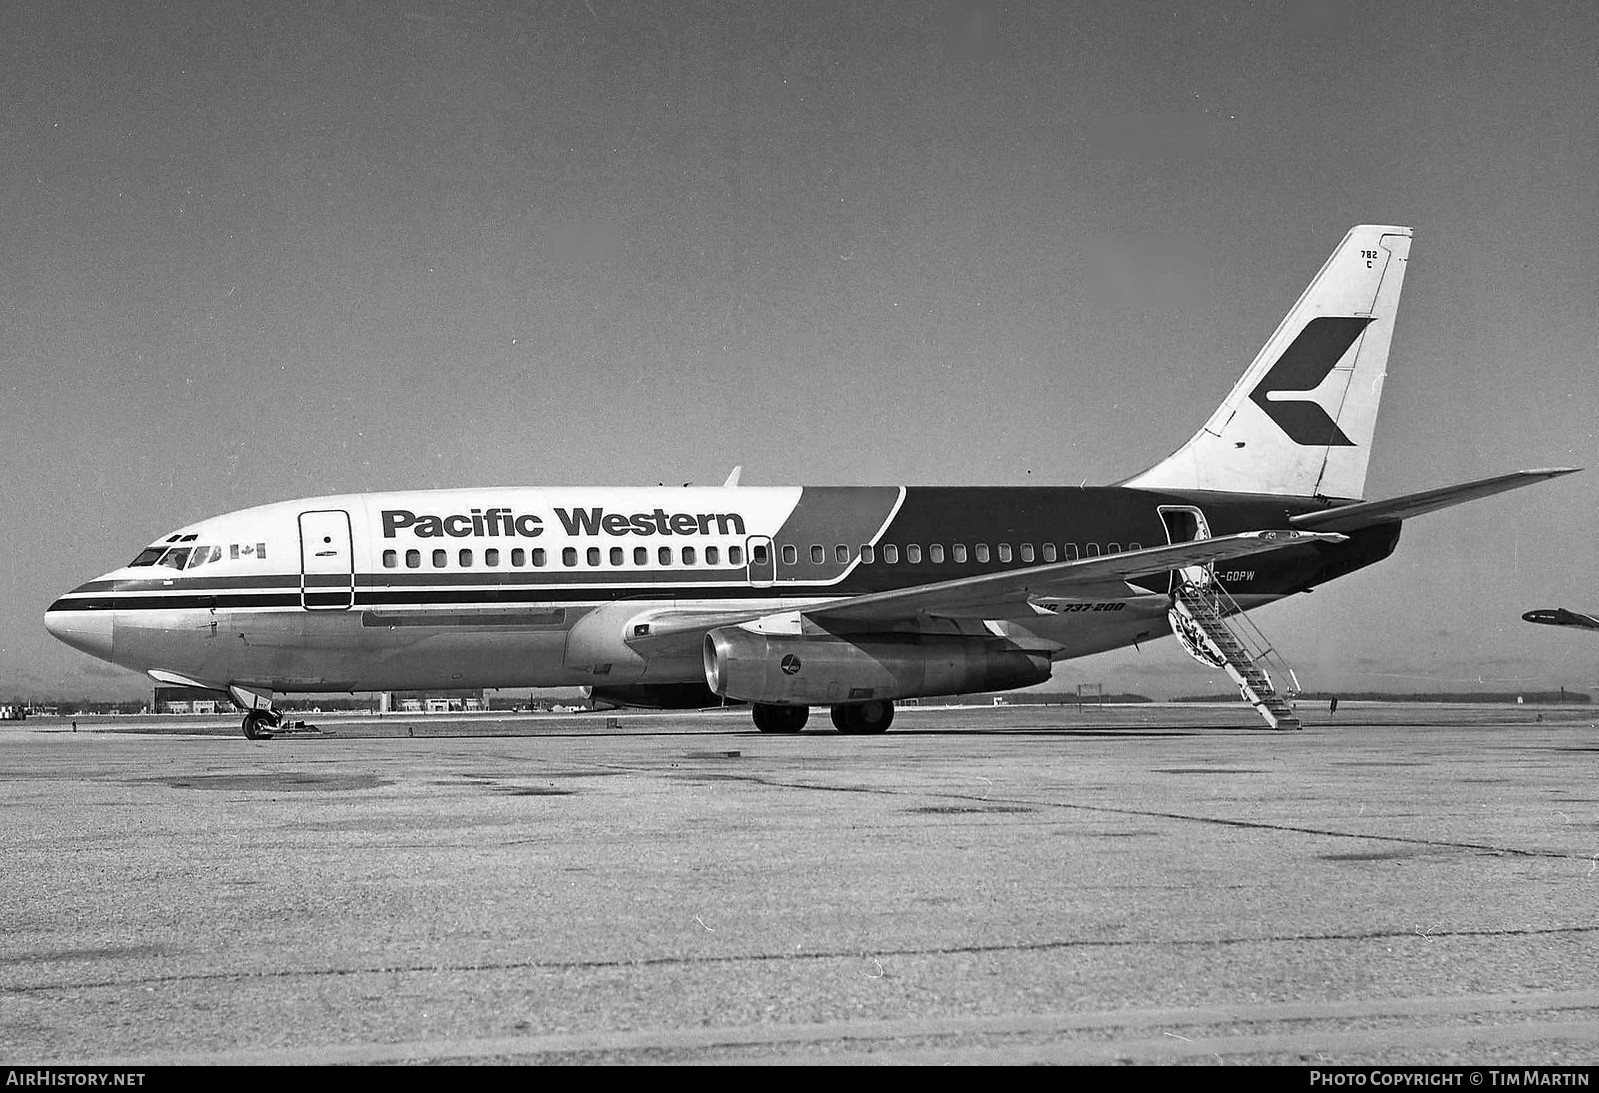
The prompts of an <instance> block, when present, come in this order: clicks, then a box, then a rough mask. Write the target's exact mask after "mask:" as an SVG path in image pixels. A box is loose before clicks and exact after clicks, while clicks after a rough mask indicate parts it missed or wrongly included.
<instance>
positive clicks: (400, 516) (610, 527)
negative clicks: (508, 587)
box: [383, 508, 745, 539]
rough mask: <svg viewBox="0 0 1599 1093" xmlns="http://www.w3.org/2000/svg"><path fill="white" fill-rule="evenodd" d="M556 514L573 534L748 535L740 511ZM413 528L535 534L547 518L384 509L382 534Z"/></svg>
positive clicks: (417, 531) (429, 535)
mask: <svg viewBox="0 0 1599 1093" xmlns="http://www.w3.org/2000/svg"><path fill="white" fill-rule="evenodd" d="M554 511H555V517H556V519H558V520H559V521H560V522H561V526H562V527H563V528H565V529H566V533H567V534H568V535H696V534H697V535H711V534H713V531H712V529H713V528H714V529H715V531H714V534H716V535H743V534H744V533H745V532H744V517H742V516H740V515H739V514H738V513H736V512H667V511H666V510H665V509H656V510H655V511H653V512H634V513H627V514H624V513H620V512H606V511H605V510H604V509H603V508H590V509H561V508H558V509H556V510H554ZM405 530H409V531H410V532H411V534H413V535H415V536H416V537H417V538H419V539H434V538H441V537H444V536H449V537H450V538H453V539H465V538H469V537H474V536H488V537H500V536H503V537H506V538H514V537H516V536H524V537H526V538H533V537H534V536H537V535H543V534H544V520H543V518H542V517H539V516H535V515H533V514H532V513H530V512H525V513H521V514H517V513H514V512H512V511H511V510H510V509H505V508H491V509H473V510H472V511H471V512H457V513H452V514H450V515H448V516H434V515H431V514H428V513H424V514H422V515H420V516H419V515H417V514H416V513H414V512H411V511H410V510H408V509H384V510H383V537H384V538H385V539H392V538H394V537H395V536H396V535H397V534H398V533H400V532H401V531H405Z"/></svg>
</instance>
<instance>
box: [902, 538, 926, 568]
mask: <svg viewBox="0 0 1599 1093" xmlns="http://www.w3.org/2000/svg"><path fill="white" fill-rule="evenodd" d="M905 560H906V561H907V562H909V563H910V564H911V565H915V564H916V563H918V562H920V561H921V560H922V547H921V544H920V543H911V544H909V545H908V546H906V548H905Z"/></svg>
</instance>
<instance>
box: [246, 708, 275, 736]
mask: <svg viewBox="0 0 1599 1093" xmlns="http://www.w3.org/2000/svg"><path fill="white" fill-rule="evenodd" d="M279 720H281V718H280V717H279V716H278V715H277V714H276V713H273V712H272V711H271V710H251V711H250V712H249V713H247V714H245V715H244V738H245V739H246V740H271V739H272V734H271V733H270V732H268V731H267V730H268V729H271V728H274V727H276V725H277V723H278V722H279Z"/></svg>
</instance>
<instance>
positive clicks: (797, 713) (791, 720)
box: [753, 703, 811, 732]
mask: <svg viewBox="0 0 1599 1093" xmlns="http://www.w3.org/2000/svg"><path fill="white" fill-rule="evenodd" d="M753 715H754V717H755V727H756V728H757V729H759V730H761V731H762V732H799V731H800V730H801V729H803V728H804V727H805V722H806V721H808V720H810V716H811V708H810V707H809V706H771V705H767V704H765V703H756V705H755V709H754V711H753Z"/></svg>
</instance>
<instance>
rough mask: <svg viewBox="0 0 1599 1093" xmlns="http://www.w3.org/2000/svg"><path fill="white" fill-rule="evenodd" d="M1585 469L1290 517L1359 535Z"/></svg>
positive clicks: (1519, 474) (1517, 475)
mask: <svg viewBox="0 0 1599 1093" xmlns="http://www.w3.org/2000/svg"><path fill="white" fill-rule="evenodd" d="M1581 469H1582V468H1581V467H1551V468H1546V469H1542V470H1532V471H1514V472H1512V473H1510V474H1501V475H1496V476H1495V477H1493V478H1482V479H1478V480H1477V481H1476V482H1463V483H1461V484H1460V485H1458V486H1443V487H1441V488H1439V489H1436V490H1423V491H1422V492H1420V493H1407V494H1405V495H1404V496H1402V497H1391V498H1389V499H1388V500H1386V501H1362V502H1359V503H1358V504H1354V505H1343V506H1341V507H1339V508H1331V509H1323V510H1322V511H1321V512H1304V513H1300V514H1299V515H1298V516H1294V517H1290V518H1289V523H1291V524H1293V525H1294V527H1296V528H1307V529H1313V530H1316V531H1343V532H1349V531H1359V530H1360V529H1361V528H1369V527H1375V526H1376V525H1378V524H1391V523H1393V522H1395V521H1396V520H1408V519H1410V518H1411V517H1412V516H1420V515H1422V514H1423V513H1427V512H1435V511H1437V510H1438V509H1446V508H1449V507H1450V506H1451V505H1458V504H1461V503H1462V502H1465V501H1474V500H1476V499H1477V498H1479V497H1491V496H1492V495H1494V494H1496V493H1503V492H1505V491H1506V490H1514V489H1520V488H1521V487H1522V486H1530V485H1532V484H1533V483H1535V482H1545V481H1547V480H1549V479H1551V478H1559V477H1560V476H1561V475H1563V474H1573V473H1575V472H1577V471H1579V470H1581Z"/></svg>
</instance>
